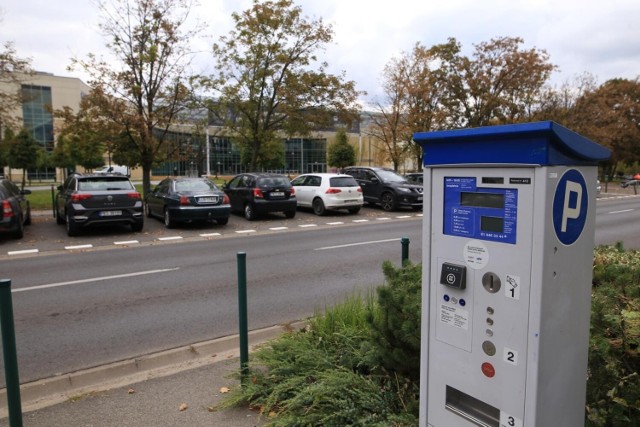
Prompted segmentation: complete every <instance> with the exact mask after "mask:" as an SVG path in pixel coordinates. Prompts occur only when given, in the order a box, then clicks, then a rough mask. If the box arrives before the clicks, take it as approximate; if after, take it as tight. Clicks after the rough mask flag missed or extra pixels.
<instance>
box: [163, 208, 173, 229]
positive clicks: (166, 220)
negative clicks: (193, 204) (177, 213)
mask: <svg viewBox="0 0 640 427" xmlns="http://www.w3.org/2000/svg"><path fill="white" fill-rule="evenodd" d="M175 225H176V223H175V221H174V220H173V219H172V218H171V213H169V209H165V210H164V226H165V227H167V228H173V227H175Z"/></svg>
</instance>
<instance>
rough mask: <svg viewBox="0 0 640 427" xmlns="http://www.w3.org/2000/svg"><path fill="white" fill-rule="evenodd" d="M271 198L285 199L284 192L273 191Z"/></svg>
mask: <svg viewBox="0 0 640 427" xmlns="http://www.w3.org/2000/svg"><path fill="white" fill-rule="evenodd" d="M271 197H284V193H283V192H282V191H273V192H271Z"/></svg>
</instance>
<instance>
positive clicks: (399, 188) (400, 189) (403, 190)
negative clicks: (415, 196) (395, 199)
mask: <svg viewBox="0 0 640 427" xmlns="http://www.w3.org/2000/svg"><path fill="white" fill-rule="evenodd" d="M398 191H402V192H403V193H411V189H409V188H404V187H398Z"/></svg>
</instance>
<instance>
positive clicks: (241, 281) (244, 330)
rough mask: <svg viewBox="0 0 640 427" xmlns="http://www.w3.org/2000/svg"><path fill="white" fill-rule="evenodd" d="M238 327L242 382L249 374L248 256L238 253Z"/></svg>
mask: <svg viewBox="0 0 640 427" xmlns="http://www.w3.org/2000/svg"><path fill="white" fill-rule="evenodd" d="M237 258H238V314H239V316H240V319H239V322H238V325H239V329H240V370H241V371H242V380H243V381H244V379H245V377H246V376H247V375H248V374H249V331H248V326H247V254H246V253H244V252H238V255H237Z"/></svg>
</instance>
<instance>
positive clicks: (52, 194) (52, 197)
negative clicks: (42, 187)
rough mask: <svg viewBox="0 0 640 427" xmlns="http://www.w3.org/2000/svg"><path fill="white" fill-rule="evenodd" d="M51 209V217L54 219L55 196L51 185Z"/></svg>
mask: <svg viewBox="0 0 640 427" xmlns="http://www.w3.org/2000/svg"><path fill="white" fill-rule="evenodd" d="M51 207H52V208H53V217H54V218H55V217H56V194H55V191H54V190H53V184H52V185H51Z"/></svg>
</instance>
